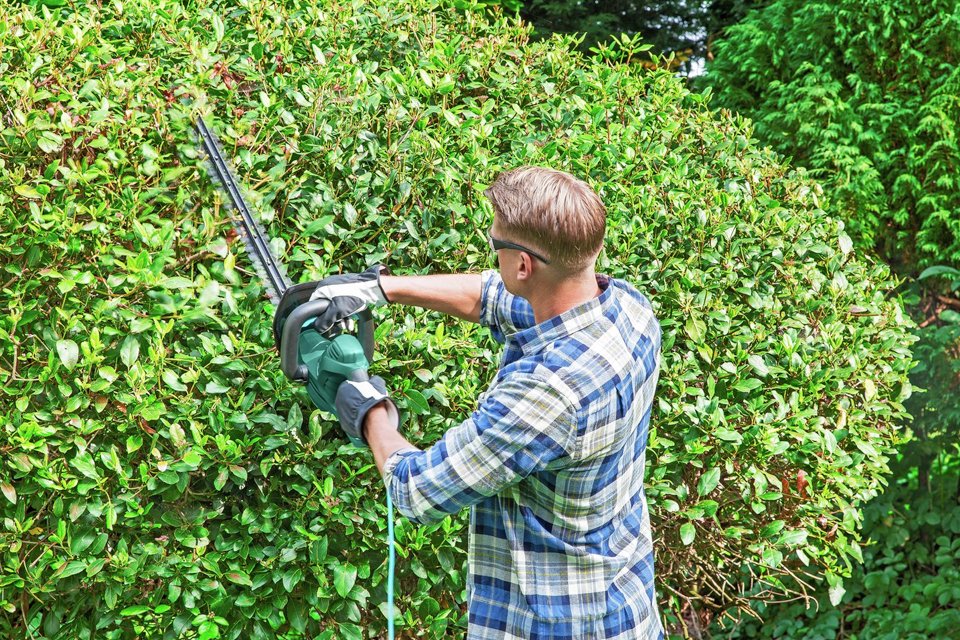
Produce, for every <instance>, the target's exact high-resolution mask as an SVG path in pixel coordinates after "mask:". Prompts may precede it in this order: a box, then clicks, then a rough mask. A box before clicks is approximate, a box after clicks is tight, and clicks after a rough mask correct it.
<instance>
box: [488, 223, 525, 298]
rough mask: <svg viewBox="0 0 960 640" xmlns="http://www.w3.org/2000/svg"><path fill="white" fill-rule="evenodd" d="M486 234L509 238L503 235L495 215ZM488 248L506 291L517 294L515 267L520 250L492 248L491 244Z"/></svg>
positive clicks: (497, 237)
mask: <svg viewBox="0 0 960 640" xmlns="http://www.w3.org/2000/svg"><path fill="white" fill-rule="evenodd" d="M487 235H488V237H490V238H496V239H498V240H509V238H505V237H504V236H503V231H502V230H501V229H500V225H499V223H498V220H497V217H496V216H494V217H493V225H491V226H490V230H489V232H488V234H487ZM490 250H491V251H492V252H493V253H494V255H495V256H496V260H497V266H498V267H499V269H500V277H501V278H502V279H503V284H504V286H505V287H506V288H507V291H509V292H510V293H512V294H513V295H519V292H518V290H517V267H518V265H519V262H520V252H519V251H517V250H515V249H494V248H493V247H492V246H491V247H490Z"/></svg>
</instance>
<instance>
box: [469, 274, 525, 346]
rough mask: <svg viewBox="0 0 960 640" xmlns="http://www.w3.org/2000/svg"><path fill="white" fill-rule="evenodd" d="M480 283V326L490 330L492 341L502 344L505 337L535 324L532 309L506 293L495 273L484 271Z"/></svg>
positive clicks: (498, 275) (522, 300)
mask: <svg viewBox="0 0 960 640" xmlns="http://www.w3.org/2000/svg"><path fill="white" fill-rule="evenodd" d="M481 281H482V283H483V288H482V289H481V292H482V293H481V296H480V324H482V325H483V326H485V327H489V328H490V332H491V333H492V334H493V338H494V340H496V341H497V342H499V343H501V344H502V343H503V341H504V339H505V336H507V335H509V334H511V333H516V332H517V331H521V330H523V329H529V328H530V327H532V326H533V325H534V324H536V320H535V319H534V317H533V307H531V306H530V303H529V302H527V301H526V300H524V299H523V298H521V297H520V296H515V295H513V294H512V293H510V292H508V291H507V288H506V287H505V286H504V284H503V279H502V278H501V277H500V274H499V273H498V272H497V271H494V270H492V269H491V270H488V271H484V272H483V273H482V274H481Z"/></svg>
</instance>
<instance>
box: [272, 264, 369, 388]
mask: <svg viewBox="0 0 960 640" xmlns="http://www.w3.org/2000/svg"><path fill="white" fill-rule="evenodd" d="M311 284H314V283H311ZM298 286H299V285H298ZM290 291H292V289H289V290H288V293H290ZM309 297H310V294H309V292H308V291H307V288H306V287H304V288H303V289H301V290H300V291H298V292H295V294H294V295H293V296H290V297H289V299H288V296H287V295H284V299H283V300H282V301H281V303H280V306H279V307H278V309H277V314H276V317H275V318H274V338H275V339H276V338H277V333H278V332H279V326H280V324H281V323H282V326H283V330H282V332H279V333H280V334H281V335H280V336H279V342H278V344H277V346H278V348H279V349H280V368H281V370H282V371H283V373H284V375H286V376H287V377H288V378H289V379H291V380H299V381H301V382H304V381H306V380H307V378H308V377H309V371H308V370H307V367H306V366H305V365H302V364H300V362H299V361H300V357H299V355H300V332H301V331H302V330H303V325H304V323H305V322H307V320H310V319H311V318H315V317H316V316H318V315H320V314H322V313H323V312H324V311H326V310H327V306H329V304H330V301H329V300H327V299H325V298H320V299H318V300H313V301H307V302H303V303H302V304H301V303H300V300H298V299H309ZM294 305H296V306H294ZM281 312H282V314H281ZM357 317H358V318H359V321H358V322H357V325H358V326H357V338H358V339H359V340H360V345H361V346H362V347H363V354H364V355H365V356H366V357H367V362H373V351H374V346H375V345H374V340H373V330H374V322H373V314H372V313H370V309H363V310H362V311H360V312H359V313H357Z"/></svg>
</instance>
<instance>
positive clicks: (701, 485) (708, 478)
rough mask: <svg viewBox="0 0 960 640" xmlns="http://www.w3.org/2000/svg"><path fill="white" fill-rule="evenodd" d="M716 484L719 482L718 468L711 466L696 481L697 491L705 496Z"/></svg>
mask: <svg viewBox="0 0 960 640" xmlns="http://www.w3.org/2000/svg"><path fill="white" fill-rule="evenodd" d="M718 484H720V469H718V468H717V467H711V468H710V469H708V470H707V471H706V472H704V474H703V475H701V476H700V481H699V482H697V493H698V494H700V496H705V495H707V494H708V493H710V492H711V491H713V490H714V489H716V488H717V485H718Z"/></svg>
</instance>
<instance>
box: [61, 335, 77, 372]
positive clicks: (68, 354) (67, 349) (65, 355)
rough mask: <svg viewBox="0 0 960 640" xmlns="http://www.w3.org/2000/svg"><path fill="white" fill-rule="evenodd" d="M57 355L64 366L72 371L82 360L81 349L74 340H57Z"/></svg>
mask: <svg viewBox="0 0 960 640" xmlns="http://www.w3.org/2000/svg"><path fill="white" fill-rule="evenodd" d="M57 354H58V355H59V356H60V362H62V363H63V366H65V367H66V368H67V369H68V370H70V371H72V370H73V368H74V367H76V366H77V360H79V358H80V348H79V347H78V346H77V343H76V342H74V341H73V340H57Z"/></svg>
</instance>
